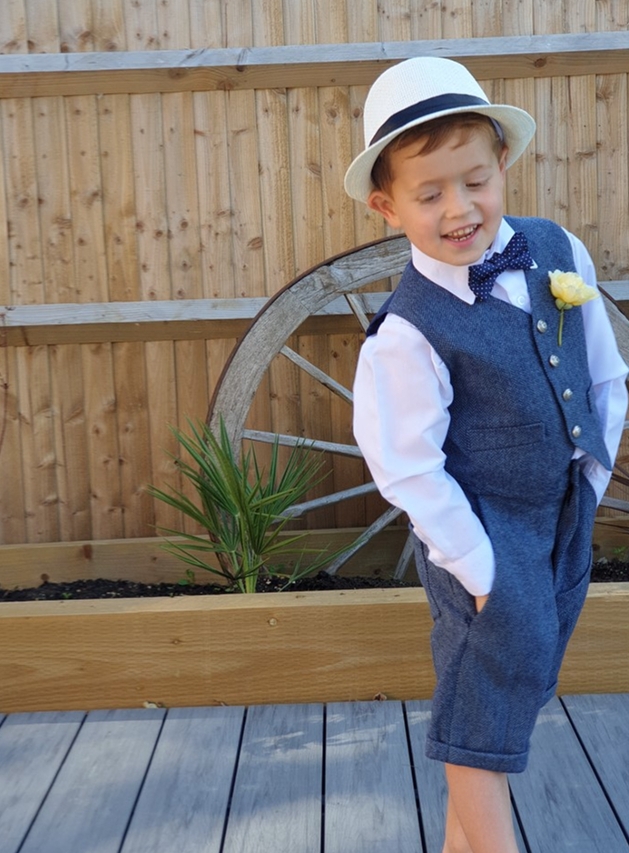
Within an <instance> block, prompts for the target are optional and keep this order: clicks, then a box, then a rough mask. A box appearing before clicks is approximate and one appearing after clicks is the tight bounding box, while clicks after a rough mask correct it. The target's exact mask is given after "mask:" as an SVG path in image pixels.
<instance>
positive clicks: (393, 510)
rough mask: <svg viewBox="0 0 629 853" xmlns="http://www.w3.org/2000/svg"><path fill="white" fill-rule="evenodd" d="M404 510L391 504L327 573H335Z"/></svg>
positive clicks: (333, 562) (328, 568)
mask: <svg viewBox="0 0 629 853" xmlns="http://www.w3.org/2000/svg"><path fill="white" fill-rule="evenodd" d="M402 512H403V510H401V509H399V507H397V506H390V507H389V509H387V510H386V512H383V513H382V515H381V516H380V517H379V518H377V519H376V520H375V521H374V522H373V524H371V525H370V526H369V527H368V528H367V529H366V530H364V531H363V533H362V534H361V535H360V536H359V537H358V539H357V540H356V541H355V542H354V544H353V545H352V546H351V548H349V549H348V550H347V551H344V552H343V553H342V554H341V555H340V557H337V559H336V560H333V561H332V562H331V563H330V565H329V566H328V567H327V568H326V569H325V571H326V573H327V574H329V575H335V574H336V573H337V572H338V570H339V569H340V568H341V567H342V566H344V565H345V563H347V561H348V560H349V559H350V557H353V556H354V554H356V553H357V552H358V551H360V549H361V548H362V547H363V546H364V545H366V544H367V543H368V542H369V541H370V540H371V539H372V538H373V537H374V536H375V535H376V533H380V531H381V530H384V528H385V527H387V525H389V524H391V522H392V521H394V520H395V519H396V518H397V517H398V516H399V515H402Z"/></svg>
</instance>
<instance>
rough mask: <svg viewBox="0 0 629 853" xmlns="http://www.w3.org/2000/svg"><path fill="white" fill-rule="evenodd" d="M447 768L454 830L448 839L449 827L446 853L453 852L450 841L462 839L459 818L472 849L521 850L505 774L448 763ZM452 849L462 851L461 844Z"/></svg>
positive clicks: (481, 852)
mask: <svg viewBox="0 0 629 853" xmlns="http://www.w3.org/2000/svg"><path fill="white" fill-rule="evenodd" d="M445 769H446V778H447V780H448V791H449V796H450V802H449V807H448V815H449V822H450V827H449V828H450V832H451V838H450V839H449V838H448V834H447V831H446V846H444V851H445V853H450V848H449V847H448V846H447V845H448V843H449V842H450V841H451V842H452V843H453V844H454V843H455V841H456V842H457V843H459V842H460V841H461V836H460V834H459V833H458V827H457V826H456V823H457V821H458V823H459V825H460V829H461V830H462V834H463V837H464V838H465V839H467V842H468V844H469V849H470V850H471V851H472V853H518V847H517V843H516V840H515V832H514V830H513V819H512V817H511V798H510V796H509V784H508V782H507V776H506V774H505V773H495V772H494V771H493V770H478V769H476V768H475V767H462V766H459V765H456V764H446V765H445ZM446 826H448V824H446ZM455 836H456V837H455ZM464 850H465V848H464V847H463V848H461V851H464ZM452 853H459V850H458V848H454V849H453V850H452Z"/></svg>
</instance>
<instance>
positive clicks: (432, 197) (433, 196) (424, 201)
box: [419, 193, 439, 204]
mask: <svg viewBox="0 0 629 853" xmlns="http://www.w3.org/2000/svg"><path fill="white" fill-rule="evenodd" d="M437 198H439V193H431V195H423V196H421V197H420V199H419V203H420V204H429V203H430V202H431V201H435V199H437Z"/></svg>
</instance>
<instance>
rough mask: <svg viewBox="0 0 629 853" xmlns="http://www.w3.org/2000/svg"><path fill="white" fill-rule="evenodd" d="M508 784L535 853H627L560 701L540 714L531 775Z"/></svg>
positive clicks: (528, 771)
mask: <svg viewBox="0 0 629 853" xmlns="http://www.w3.org/2000/svg"><path fill="white" fill-rule="evenodd" d="M510 783H511V790H512V792H513V795H514V798H515V803H516V807H517V810H518V814H519V816H520V820H521V822H522V827H523V830H524V834H525V835H526V839H527V841H528V844H529V848H530V851H531V853H547V851H549V850H553V851H560V850H566V851H570V853H626V851H627V839H626V838H625V836H624V834H623V832H622V830H621V828H620V826H619V824H618V821H617V820H616V818H615V816H614V813H613V811H612V808H611V806H610V805H609V802H608V801H607V798H606V797H605V794H604V792H603V791H602V789H601V787H600V785H599V784H598V781H597V779H596V776H595V774H594V772H593V770H592V767H591V765H590V763H589V761H588V760H587V757H586V755H585V753H584V752H583V750H582V748H581V746H580V743H579V740H578V738H577V736H576V734H575V732H574V729H573V728H572V726H571V724H570V720H569V719H568V717H567V716H566V714H565V712H564V710H563V708H562V706H561V703H560V702H559V700H558V699H552V700H551V701H550V702H549V703H548V705H546V706H545V707H544V708H543V709H542V711H541V713H540V715H539V718H538V722H537V725H536V727H535V731H534V733H533V737H532V740H531V757H530V760H529V766H528V769H527V772H526V773H519V774H517V775H513V776H512V777H511V779H510ZM626 796H627V792H626V791H625V797H626Z"/></svg>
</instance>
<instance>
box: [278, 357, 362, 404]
mask: <svg viewBox="0 0 629 853" xmlns="http://www.w3.org/2000/svg"><path fill="white" fill-rule="evenodd" d="M280 352H281V353H282V355H285V356H286V358H289V359H290V360H291V361H292V362H293V364H296V365H297V366H298V367H300V368H301V369H302V370H304V371H305V372H306V373H308V374H309V375H310V376H312V378H313V379H316V380H317V382H320V383H321V384H322V385H324V386H325V387H326V388H328V389H329V390H330V391H332V392H333V393H334V394H336V395H337V396H338V397H340V398H341V399H342V400H345V402H346V403H351V402H352V401H353V399H354V398H353V397H352V393H351V391H348V390H347V388H345V387H344V386H343V385H341V384H340V382H337V381H336V379H332V377H331V376H328V374H327V373H325V372H324V371H323V370H321V369H320V368H318V367H316V366H315V365H314V364H312V363H311V362H310V361H308V359H306V358H304V357H303V356H301V355H299V353H297V352H295V350H292V349H291V348H290V347H287V346H283V347H282V349H281V350H280Z"/></svg>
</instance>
